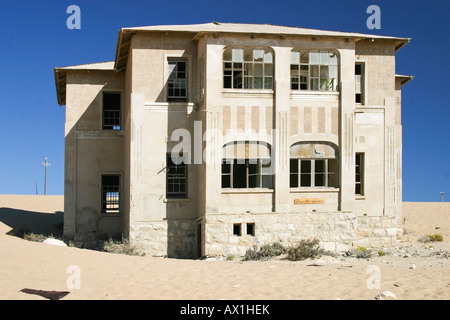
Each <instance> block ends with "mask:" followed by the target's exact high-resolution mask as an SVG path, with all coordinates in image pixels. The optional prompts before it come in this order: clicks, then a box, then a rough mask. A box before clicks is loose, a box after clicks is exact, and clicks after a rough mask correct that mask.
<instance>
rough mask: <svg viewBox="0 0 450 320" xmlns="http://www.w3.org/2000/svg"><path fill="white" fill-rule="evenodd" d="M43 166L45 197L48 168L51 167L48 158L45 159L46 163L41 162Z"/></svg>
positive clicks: (45, 193)
mask: <svg viewBox="0 0 450 320" xmlns="http://www.w3.org/2000/svg"><path fill="white" fill-rule="evenodd" d="M41 164H42V165H43V166H44V167H45V184H44V195H47V167H49V166H50V163H48V161H47V157H45V161H44V162H41Z"/></svg>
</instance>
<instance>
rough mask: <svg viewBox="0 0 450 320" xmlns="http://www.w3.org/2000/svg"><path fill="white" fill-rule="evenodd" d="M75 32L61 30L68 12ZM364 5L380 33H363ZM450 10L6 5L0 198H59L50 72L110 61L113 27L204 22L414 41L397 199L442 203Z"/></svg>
mask: <svg viewBox="0 0 450 320" xmlns="http://www.w3.org/2000/svg"><path fill="white" fill-rule="evenodd" d="M72 4H74V5H78V6H79V7H80V9H81V29H80V30H69V29H68V28H67V27H66V21H67V19H68V18H69V16H70V14H67V13H66V9H67V7H68V6H70V5H72ZM369 5H378V6H379V7H380V9H381V29H380V30H369V29H368V28H367V26H366V20H367V19H368V18H369V14H367V13H366V9H367V7H368V6H369ZM449 15H450V2H449V1H442V0H429V1H418V0H413V1H403V0H395V1H392V0H367V1H366V0H321V1H303V0H277V1H267V0H259V1H255V0H246V1H242V0H240V1H236V0H227V1H216V0H183V1H179V0H172V1H164V0H160V1H153V0H151V1H144V0H128V1H116V0H109V1H106V0H83V1H80V0H71V1H63V0H47V1H36V0H34V1H29V0H21V1H6V2H2V6H1V8H0V24H1V26H2V27H1V28H0V66H1V71H2V72H1V75H0V194H35V193H36V184H37V187H38V193H39V194H43V192H44V167H43V166H42V165H41V162H43V161H44V158H45V157H48V159H49V162H50V163H51V166H50V167H49V168H48V185H47V193H48V194H63V193H64V117H65V110H64V107H60V106H58V104H57V99H56V89H55V84H54V76H53V68H54V67H61V66H68V65H76V64H84V63H92V62H99V61H109V60H114V55H115V49H116V42H117V34H118V31H119V29H120V28H121V27H134V26H145V25H160V24H196V23H207V22H212V21H219V22H237V23H239V22H240V23H269V24H278V25H286V26H299V27H306V28H315V29H325V30H336V31H349V32H361V33H368V34H381V35H388V36H399V37H409V38H412V42H411V43H410V44H409V45H407V46H406V47H404V48H403V49H401V50H400V51H399V52H398V53H397V73H400V74H411V75H414V76H415V79H414V80H413V81H412V82H410V83H408V84H407V85H406V86H404V87H403V105H402V108H403V110H402V111H403V113H402V122H403V199H404V201H440V199H441V198H440V192H441V191H446V192H448V195H446V198H444V200H445V201H449V200H448V199H450V182H449V181H450V141H449V138H450V105H449V92H450V90H449V89H448V76H447V75H448V74H450V67H449V65H450V64H449V63H448V62H449V59H448V50H449V49H450V46H449V43H450V42H449V40H448V35H447V33H448V32H449V31H450V22H449V21H450V19H448V16H449Z"/></svg>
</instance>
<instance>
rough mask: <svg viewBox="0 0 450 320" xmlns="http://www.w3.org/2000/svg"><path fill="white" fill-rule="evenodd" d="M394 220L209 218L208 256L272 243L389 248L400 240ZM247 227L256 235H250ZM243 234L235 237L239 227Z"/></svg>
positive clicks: (332, 215) (336, 215)
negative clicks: (312, 241)
mask: <svg viewBox="0 0 450 320" xmlns="http://www.w3.org/2000/svg"><path fill="white" fill-rule="evenodd" d="M396 221H397V220H396V218H395V217H385V216H381V217H357V216H356V214H355V213H350V212H329V213H315V212H313V213H289V214H244V215H223V214H210V215H207V216H206V219H205V227H204V230H205V231H206V232H205V235H204V242H205V243H204V246H205V247H204V252H203V254H204V255H205V256H228V255H236V256H243V255H244V254H245V252H246V251H247V249H249V248H251V247H253V246H257V247H259V246H261V245H263V244H270V243H273V242H281V243H283V244H284V245H286V246H289V245H294V244H296V243H298V242H299V241H300V240H302V239H307V238H311V237H314V238H317V239H319V241H320V244H321V246H322V247H323V248H324V249H325V250H329V251H333V252H345V251H349V250H351V249H352V248H354V247H356V246H365V247H368V248H370V247H374V248H375V247H389V246H392V245H394V244H395V242H396V239H397V231H398V229H397V222H396ZM247 224H251V225H253V234H247ZM239 225H240V230H241V234H240V235H236V234H234V233H236V231H237V230H233V228H235V227H234V226H236V228H239Z"/></svg>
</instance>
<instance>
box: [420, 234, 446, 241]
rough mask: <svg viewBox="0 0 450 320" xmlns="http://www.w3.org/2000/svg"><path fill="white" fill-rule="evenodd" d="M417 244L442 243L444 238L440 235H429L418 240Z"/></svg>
mask: <svg viewBox="0 0 450 320" xmlns="http://www.w3.org/2000/svg"><path fill="white" fill-rule="evenodd" d="M418 241H419V242H423V243H427V242H442V241H444V237H443V236H442V234H438V233H436V234H429V235H427V236H423V237H421V238H420V239H419V240H418Z"/></svg>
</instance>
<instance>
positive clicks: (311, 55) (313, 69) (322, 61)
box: [291, 50, 339, 91]
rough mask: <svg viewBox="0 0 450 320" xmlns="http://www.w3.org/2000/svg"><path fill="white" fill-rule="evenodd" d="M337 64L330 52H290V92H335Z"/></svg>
mask: <svg viewBox="0 0 450 320" xmlns="http://www.w3.org/2000/svg"><path fill="white" fill-rule="evenodd" d="M338 62H339V61H338V57H337V54H336V53H335V52H334V51H331V50H293V51H291V90H331V91H333V90H334V91H335V90H337V87H338V81H339V79H338Z"/></svg>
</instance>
